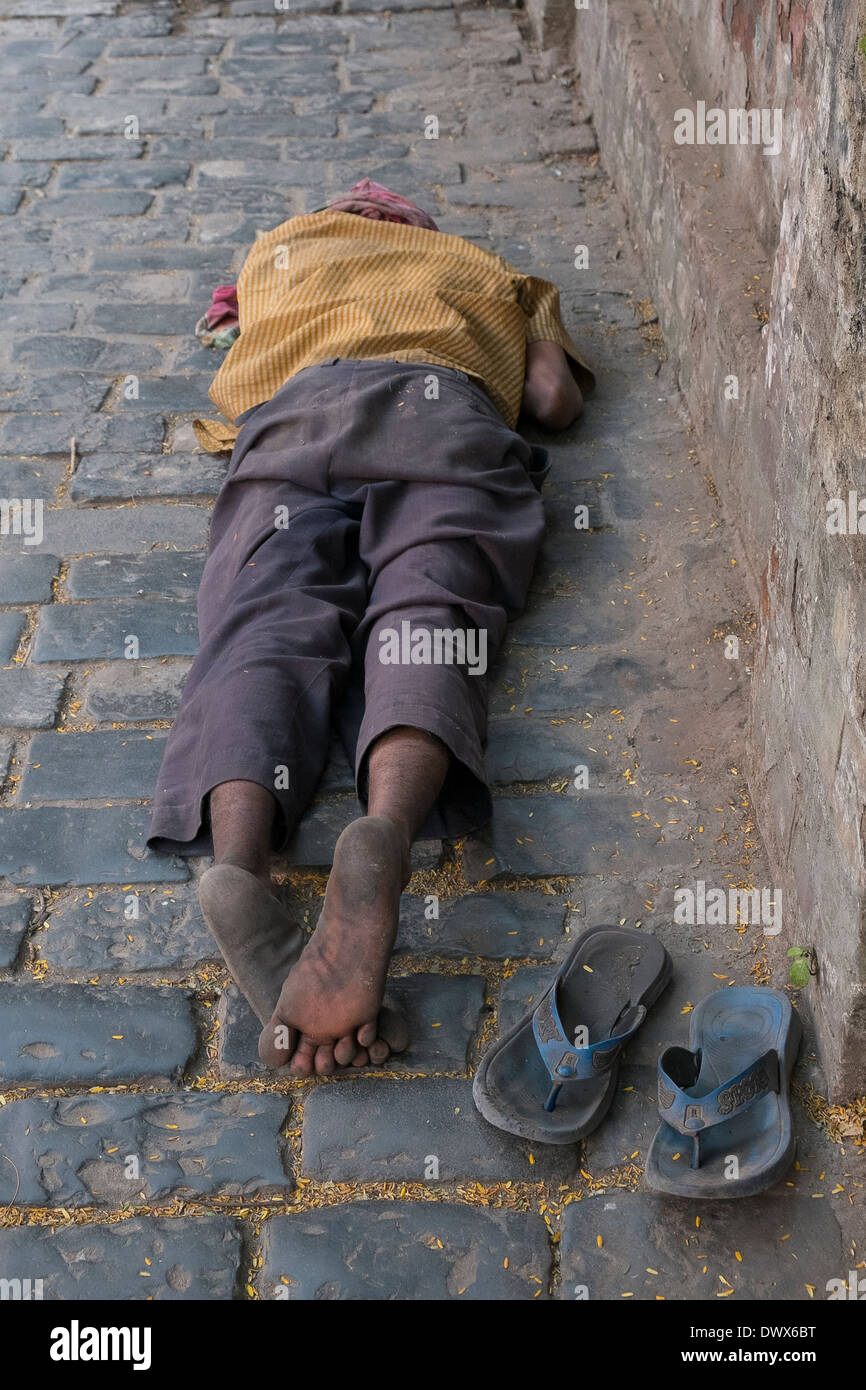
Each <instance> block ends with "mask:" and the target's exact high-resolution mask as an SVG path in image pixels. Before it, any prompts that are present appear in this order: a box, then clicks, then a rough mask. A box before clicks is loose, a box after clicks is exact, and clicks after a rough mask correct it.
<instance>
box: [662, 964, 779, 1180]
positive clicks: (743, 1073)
mask: <svg viewBox="0 0 866 1390" xmlns="http://www.w3.org/2000/svg"><path fill="white" fill-rule="evenodd" d="M802 1034H803V1025H802V1024H801V1022H800V1019H799V1018H798V1016H797V1014H796V1013H795V1012H794V1010H793V1009H792V1008H791V1001H790V1000H789V999H788V997H787V996H786V995H784V994H782V993H781V991H780V990H777V989H763V988H759V987H758V986H748V985H746V986H738V987H736V988H730V989H719V990H715V991H714V992H713V993H712V994H709V995H707V997H706V999H702V1000H701V1002H700V1003H699V1004H698V1005H697V1007H696V1008H695V1009H693V1011H692V1014H691V1019H690V1024H689V1046H688V1047H687V1048H686V1047H668V1048H666V1049H665V1050H664V1051H663V1052H662V1054H661V1056H660V1057H659V1064H658V1068H659V1072H658V1091H659V1114H660V1115H661V1124H660V1126H659V1128H658V1130H657V1132H656V1134H655V1136H654V1138H653V1141H652V1144H651V1145H650V1151H649V1154H648V1155H647V1164H646V1182H647V1185H648V1186H649V1187H651V1188H653V1190H654V1191H656V1192H667V1193H670V1194H671V1195H672V1196H677V1197H716V1198H719V1197H721V1198H729V1197H751V1196H753V1195H754V1194H755V1193H756V1192H763V1191H764V1190H765V1188H768V1187H772V1186H773V1184H774V1183H775V1182H777V1181H778V1180H779V1179H780V1178H781V1177H783V1176H784V1174H785V1173H786V1172H787V1170H788V1168H789V1167H790V1165H791V1162H792V1160H793V1157H794V1149H795V1141H794V1136H793V1134H792V1132H791V1110H790V1105H789V1102H788V1084H789V1081H790V1077H791V1071H792V1069H793V1066H794V1062H795V1060H796V1057H797V1051H798V1049H799V1046H800V1039H801V1037H802Z"/></svg>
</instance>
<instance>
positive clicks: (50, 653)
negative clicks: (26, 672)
mask: <svg viewBox="0 0 866 1390" xmlns="http://www.w3.org/2000/svg"><path fill="white" fill-rule="evenodd" d="M133 637H134V638H137V640H138V649H137V652H136V655H135V657H134V658H126V659H130V660H132V659H134V660H138V659H139V658H141V657H149V656H194V655H195V653H196V652H197V650H198V622H197V619H196V611H195V606H194V605H193V604H190V603H187V602H184V601H183V600H180V599H162V600H152V599H117V600H116V601H112V600H111V599H94V600H93V601H92V602H91V603H64V604H57V605H55V606H53V607H51V608H46V609H43V610H42V613H41V616H40V619H39V623H38V625H37V628H36V640H35V643H34V646H33V660H34V661H92V660H96V659H100V658H102V659H108V660H112V659H118V658H125V656H126V651H127V650H128V647H127V642H128V639H131V638H133Z"/></svg>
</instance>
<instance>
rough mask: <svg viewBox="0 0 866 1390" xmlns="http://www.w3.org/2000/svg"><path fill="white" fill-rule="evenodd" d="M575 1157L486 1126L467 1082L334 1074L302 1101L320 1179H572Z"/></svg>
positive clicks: (306, 1137) (307, 1147) (311, 1172)
mask: <svg viewBox="0 0 866 1390" xmlns="http://www.w3.org/2000/svg"><path fill="white" fill-rule="evenodd" d="M530 1156H531V1158H532V1160H533V1161H532V1162H530ZM577 1160H578V1151H577V1148H576V1147H573V1146H567V1147H566V1146H563V1147H554V1146H553V1145H549V1144H548V1145H544V1144H537V1145H534V1146H533V1145H532V1144H529V1143H527V1142H525V1141H524V1140H522V1139H516V1138H514V1137H513V1136H512V1135H508V1134H504V1133H503V1132H502V1131H501V1130H498V1129H494V1127H493V1126H492V1125H488V1124H487V1122H486V1121H485V1120H482V1118H481V1116H480V1115H479V1114H478V1112H477V1111H476V1109H475V1106H474V1104H473V1101H472V1086H471V1083H470V1082H468V1081H449V1080H440V1079H438V1078H433V1077H431V1078H427V1079H426V1080H423V1081H408V1080H407V1081H389V1080H386V1079H382V1080H376V1079H371V1078H361V1079H359V1080H357V1081H334V1082H330V1083H328V1084H326V1085H319V1086H317V1087H316V1089H315V1090H314V1091H313V1092H312V1094H311V1095H310V1096H309V1097H308V1098H307V1101H306V1103H305V1105H304V1128H303V1163H304V1173H305V1174H306V1175H307V1176H308V1177H312V1178H315V1179H316V1180H318V1181H322V1180H330V1181H333V1182H424V1181H435V1182H439V1181H442V1182H460V1181H466V1180H471V1179H478V1180H479V1181H482V1182H485V1181H508V1180H513V1181H516V1182H539V1181H543V1180H544V1179H550V1180H553V1181H559V1182H566V1181H567V1180H568V1179H569V1178H570V1177H574V1176H575V1174H576V1172H577ZM434 1174H435V1176H434Z"/></svg>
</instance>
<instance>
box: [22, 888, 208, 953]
mask: <svg viewBox="0 0 866 1390" xmlns="http://www.w3.org/2000/svg"><path fill="white" fill-rule="evenodd" d="M38 940H39V952H40V955H41V957H42V959H43V960H47V961H48V964H49V965H50V966H51V967H52V969H54V970H66V971H81V972H82V974H86V975H87V976H91V975H93V974H101V973H102V972H103V971H111V972H114V973H117V974H119V975H129V974H131V973H132V972H133V971H135V970H165V969H171V970H178V969H184V970H186V969H189V968H190V967H191V966H193V965H197V964H198V963H199V962H200V961H204V960H219V949H218V947H217V945H216V942H215V941H214V939H213V937H212V936H211V934H210V932H209V931H208V929H207V927H206V926H205V924H204V920H203V918H202V915H201V910H200V908H199V905H198V900H197V897H196V894H195V891H194V890H193V889H192V888H187V887H186V886H184V885H182V884H179V885H178V886H177V887H175V888H173V889H165V888H162V887H157V888H151V889H134V890H133V889H130V890H129V891H128V892H124V891H123V888H120V887H119V888H116V889H113V890H111V889H109V890H104V891H100V890H97V891H96V892H94V893H87V894H83V893H75V894H72V895H63V896H62V897H61V898H60V899H59V900H57V901H54V902H52V904H51V912H50V915H49V917H48V919H47V922H46V925H45V928H44V930H42V931H40V933H39V939H38Z"/></svg>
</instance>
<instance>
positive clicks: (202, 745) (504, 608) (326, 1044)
mask: <svg viewBox="0 0 866 1390" xmlns="http://www.w3.org/2000/svg"><path fill="white" fill-rule="evenodd" d="M238 303H239V317H240V336H239V337H238V338H237V340H236V341H235V342H234V345H233V346H232V348H231V350H230V352H229V354H228V356H227V358H226V359H225V361H224V363H223V365H222V367H221V369H220V371H219V372H218V373H217V376H216V378H215V381H214V383H213V386H212V388H211V392H210V394H211V398H212V400H213V401H214V403H215V404H216V405H217V406H218V407H219V408H220V410H221V411H222V412H223V414H224V415H225V416H226V417H227V419H229V420H234V421H235V422H236V424H237V426H238V427H239V429H234V428H230V427H228V426H226V425H225V424H221V423H218V422H214V421H200V422H197V432H198V434H199V438H200V439H201V440H202V442H203V443H204V444H205V446H206V447H209V448H211V449H214V448H217V449H218V448H225V447H226V445H227V443H228V442H229V441H230V440H234V449H233V453H232V457H231V462H230V465H229V470H228V474H227V476H226V480H225V483H224V485H223V488H222V491H221V492H220V495H219V497H218V499H217V502H216V506H215V509H214V515H213V523H212V527H211V534H210V548H209V553H208V559H207V564H206V566H205V570H204V575H203V578H202V582H201V588H200V591H199V597H198V618H199V635H200V650H199V654H198V656H197V658H196V660H195V662H194V664H193V666H192V669H191V671H190V674H189V677H188V679H187V682H186V686H185V689H184V694H183V700H182V703H181V707H180V710H179V712H178V716H177V719H176V720H175V723H174V726H173V728H172V730H171V735H170V737H169V739H168V743H167V746H166V751H165V757H164V759H163V763H162V767H161V770H160V774H159V779H158V785H157V788H156V795H155V806H154V814H153V823H152V827H151V837H150V840H149V844H150V846H151V848H153V849H156V850H158V851H161V852H164V853H172V854H188V855H203V854H211V853H212V854H213V857H214V865H213V867H212V868H209V869H208V870H207V871H206V872H205V874H204V875H203V877H202V879H201V884H200V899H201V905H202V911H203V913H204V916H205V919H206V921H207V923H208V926H209V928H210V930H211V931H212V933H213V935H214V937H215V939H216V941H217V943H218V945H219V947H220V950H221V952H222V954H223V956H224V958H225V961H226V963H227V965H228V967H229V969H230V971H231V973H232V975H233V976H234V978H235V980H236V981H237V983H238V985H239V987H240V989H241V990H242V991H243V993H244V994H245V996H246V998H247V999H248V1001H249V1003H250V1005H251V1006H252V1008H253V1009H254V1010H255V1012H256V1014H257V1015H258V1017H259V1019H260V1020H261V1022H262V1024H263V1031H262V1035H261V1040H260V1043H259V1051H260V1054H261V1057H262V1059H263V1060H264V1061H265V1062H266V1063H267V1064H269V1065H270V1066H273V1067H280V1066H288V1067H289V1068H290V1070H291V1072H292V1073H293V1074H294V1075H297V1076H310V1075H313V1074H328V1073H330V1072H333V1071H334V1070H335V1069H336V1068H338V1067H347V1066H367V1065H369V1064H370V1063H376V1064H381V1063H382V1062H384V1061H385V1060H386V1058H387V1057H388V1056H389V1054H390V1052H392V1051H393V1052H396V1051H399V1050H401V1049H402V1048H403V1047H405V1045H406V1042H407V1030H406V1025H405V1023H404V1022H403V1020H402V1019H400V1018H398V1017H397V1016H396V1015H395V1014H394V1013H393V1012H392V1011H391V1010H389V1009H387V1008H386V1007H384V1006H383V996H384V990H385V978H386V974H387V970H388V962H389V958H390V954H391V949H392V946H393V942H394V937H395V934H396V930H397V924H398V916H399V904H400V895H401V892H402V890H403V889H404V887H405V886H406V883H407V881H408V878H409V873H410V868H409V852H410V847H411V845H412V843H413V841H414V840H415V839H416V838H417V837H418V836H419V835H424V836H432V837H443V836H447V837H456V836H460V835H463V834H465V833H467V832H468V831H470V830H473V829H475V828H477V827H478V826H480V825H482V824H483V823H484V822H485V821H486V820H488V819H489V817H490V814H491V810H492V804H491V798H490V794H489V791H488V788H487V783H486V777H485V768H484V746H485V739H486V727H487V690H486V687H487V675H486V672H487V668H488V665H489V664H490V663H492V661H493V659H494V657H495V655H496V652H497V650H498V649H499V647H500V645H501V642H502V638H503V633H504V630H505V625H506V622H507V621H508V620H509V619H510V618H512V617H514V616H516V615H517V614H518V613H519V612H520V611H521V610H522V608H523V606H524V603H525V600H526V595H527V591H528V586H529V582H530V578H531V574H532V568H533V564H534V561H535V557H536V553H537V550H538V547H539V543H540V540H541V536H542V531H543V510H542V502H541V497H540V491H539V489H540V487H541V481H542V479H543V476H544V474H545V472H546V471H547V461H546V460H547V455H546V451H545V450H544V449H540V448H538V447H535V446H530V445H529V444H527V443H526V442H525V441H524V439H523V438H522V437H521V436H520V435H519V434H518V433H516V431H515V425H516V423H517V419H518V415H519V413H520V411H521V410H523V411H524V412H525V414H526V415H527V416H530V417H532V418H533V419H534V420H536V421H537V422H539V423H540V424H542V425H545V426H547V427H549V428H551V429H561V428H564V427H565V426H567V425H569V424H570V423H571V422H572V421H573V420H574V419H575V418H576V416H577V415H578V414H579V412H580V410H581V409H582V396H581V389H580V388H581V386H583V387H584V388H586V387H587V386H591V385H592V373H591V372H590V370H589V369H588V367H587V366H586V364H585V363H584V362H583V361H582V359H581V358H580V356H579V354H578V352H577V349H576V348H575V346H574V344H573V343H572V341H571V339H570V337H569V336H568V334H567V332H566V331H565V328H564V327H563V324H562V321H561V319H560V314H559V296H558V293H557V291H556V289H555V288H554V286H553V285H551V284H548V283H547V282H546V281H544V280H539V279H536V278H534V277H533V276H530V275H525V274H523V273H522V272H521V271H519V270H516V269H515V268H514V267H513V266H511V265H509V264H507V263H506V262H505V261H503V260H502V259H501V258H500V257H498V256H495V255H493V254H492V253H491V252H489V251H486V250H483V249H481V248H480V247H478V246H476V245H474V244H473V243H472V242H470V241H466V240H464V239H463V238H462V237H457V236H449V235H447V234H446V233H444V232H440V231H439V230H438V228H437V226H436V224H435V222H434V221H433V220H432V218H431V217H430V216H428V214H427V213H425V212H424V211H422V209H420V208H418V207H416V206H415V205H414V204H412V203H410V202H408V201H407V200H406V199H404V198H401V197H399V196H398V195H397V194H394V193H391V192H390V191H389V190H388V189H385V188H383V187H382V186H381V185H379V184H375V183H372V182H371V181H370V180H369V179H362V180H361V182H360V183H358V184H356V185H355V187H354V188H353V189H352V190H351V192H350V193H349V194H348V196H346V197H342V198H337V199H334V200H333V201H332V202H331V203H330V204H329V205H328V207H326V208H324V209H320V210H318V211H317V212H313V213H307V214H304V215H302V216H299V217H293V218H291V219H290V220H289V221H287V222H284V223H283V224H282V225H281V226H279V227H276V228H275V229H274V230H273V231H271V232H268V233H266V234H265V235H262V236H260V237H259V239H258V240H257V241H256V243H255V245H254V246H253V248H252V250H251V252H250V254H249V256H248V257H247V260H246V263H245V264H244V267H243V270H242V271H241V274H240V278H239V281H238ZM235 436H236V438H235ZM332 723H336V725H337V726H338V728H339V731H340V735H341V738H342V741H343V744H344V746H345V747H346V749H347V751H348V752H349V753H350V755H351V757H352V759H353V763H354V768H355V776H356V784H357V790H358V796H359V798H360V801H361V803H362V805H363V807H364V808H365V811H366V814H365V815H363V816H361V817H360V818H359V819H357V820H355V821H353V822H352V823H351V824H350V825H349V826H348V827H347V828H346V829H345V830H344V831H343V832H342V834H341V835H340V837H339V840H338V841H337V845H336V848H335V851H334V858H333V867H332V870H331V874H330V877H329V879H328V885H327V891H326V894H325V899H324V903H323V906H322V910H321V914H320V917H319V920H318V924H317V926H316V929H315V932H314V933H313V935H312V937H310V938H309V940H308V942H307V944H306V945H304V944H303V942H304V940H305V938H304V937H303V934H302V933H301V932H300V930H299V928H297V927H296V926H295V925H294V924H293V923H292V922H291V920H290V919H289V917H288V916H287V914H286V912H285V910H284V908H283V907H282V905H281V904H280V903H279V902H278V901H277V899H276V898H275V897H274V896H273V894H272V891H271V882H270V876H269V863H270V856H271V854H272V852H280V851H282V850H283V849H284V848H285V846H286V844H287V842H288V841H289V839H290V838H291V836H292V834H293V833H294V831H295V828H296V827H297V824H298V821H299V819H300V817H301V815H302V813H303V811H304V809H305V807H306V806H307V805H308V803H309V802H310V800H311V798H312V796H313V794H314V792H315V790H316V785H317V783H318V781H319V778H320V776H321V774H322V771H323V768H324V767H325V764H326V762H327V759H328V753H329V743H330V733H331V727H332ZM302 947H303V949H302Z"/></svg>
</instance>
